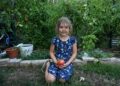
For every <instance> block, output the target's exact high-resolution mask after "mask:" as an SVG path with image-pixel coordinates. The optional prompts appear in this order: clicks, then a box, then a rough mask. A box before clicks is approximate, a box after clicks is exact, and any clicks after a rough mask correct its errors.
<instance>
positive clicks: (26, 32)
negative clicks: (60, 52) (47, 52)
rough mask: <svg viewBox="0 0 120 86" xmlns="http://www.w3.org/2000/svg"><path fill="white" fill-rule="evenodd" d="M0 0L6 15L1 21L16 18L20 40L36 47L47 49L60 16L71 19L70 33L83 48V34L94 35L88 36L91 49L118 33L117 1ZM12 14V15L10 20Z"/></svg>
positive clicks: (119, 18)
mask: <svg viewBox="0 0 120 86" xmlns="http://www.w3.org/2000/svg"><path fill="white" fill-rule="evenodd" d="M1 2H2V4H0V6H1V8H0V9H2V10H4V13H5V14H4V16H8V18H7V17H5V18H7V19H4V20H6V21H10V22H12V21H11V20H14V21H15V26H16V30H17V32H16V34H17V36H18V37H19V39H20V41H21V42H23V43H33V44H34V46H35V48H37V49H38V48H42V49H44V48H45V49H48V48H49V45H50V42H51V38H52V37H53V36H55V31H54V28H55V24H56V21H57V19H58V18H59V17H61V16H67V17H69V18H70V19H71V20H72V23H73V27H74V30H73V35H75V36H76V37H77V39H78V47H81V46H84V49H85V46H86V45H85V44H87V43H85V42H87V41H85V40H84V39H85V38H86V36H89V35H94V36H95V39H94V41H93V38H94V37H93V38H92V39H89V42H91V43H92V45H89V48H90V47H91V49H92V48H94V46H95V45H97V46H98V47H105V46H103V45H104V42H105V43H108V41H109V39H110V38H111V37H112V36H114V35H119V34H120V29H119V28H120V1H119V0H99V1H98V0H69V1H65V0H59V2H58V3H57V2H56V3H48V2H47V1H45V0H42V1H41V0H11V1H9V0H1ZM6 4H7V5H6ZM11 14H12V15H15V17H14V18H13V19H11ZM0 15H2V14H0ZM1 17H2V18H4V17H3V16H1ZM7 24H9V23H7ZM96 39H99V40H96ZM90 40H91V41H90ZM82 41H84V43H83V42H82ZM82 43H83V44H82ZM86 48H88V46H87V47H86ZM86 50H87V49H86Z"/></svg>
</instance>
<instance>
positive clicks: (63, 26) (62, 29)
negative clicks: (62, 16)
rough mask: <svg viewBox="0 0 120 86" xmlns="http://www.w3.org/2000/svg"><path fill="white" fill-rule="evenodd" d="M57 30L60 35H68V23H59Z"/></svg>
mask: <svg viewBox="0 0 120 86" xmlns="http://www.w3.org/2000/svg"><path fill="white" fill-rule="evenodd" d="M58 31H59V35H60V36H62V37H66V36H69V33H70V28H69V25H68V24H67V23H61V24H60V26H59V29H58Z"/></svg>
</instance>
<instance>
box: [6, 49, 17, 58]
mask: <svg viewBox="0 0 120 86" xmlns="http://www.w3.org/2000/svg"><path fill="white" fill-rule="evenodd" d="M6 53H7V55H8V56H9V58H17V57H18V53H19V50H18V48H16V47H11V48H7V49H6Z"/></svg>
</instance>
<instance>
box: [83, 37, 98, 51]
mask: <svg viewBox="0 0 120 86" xmlns="http://www.w3.org/2000/svg"><path fill="white" fill-rule="evenodd" d="M82 40H83V41H82V48H83V50H84V51H86V52H88V51H91V50H93V49H94V48H95V42H96V41H97V38H96V36H95V35H86V36H83V37H82Z"/></svg>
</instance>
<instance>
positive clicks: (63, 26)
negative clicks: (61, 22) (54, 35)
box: [60, 26, 69, 28]
mask: <svg viewBox="0 0 120 86" xmlns="http://www.w3.org/2000/svg"><path fill="white" fill-rule="evenodd" d="M60 28H69V27H68V26H60Z"/></svg>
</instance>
